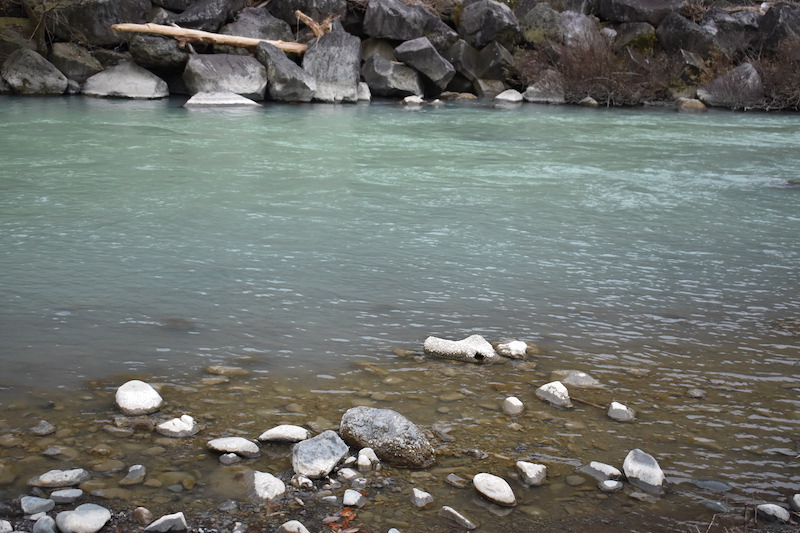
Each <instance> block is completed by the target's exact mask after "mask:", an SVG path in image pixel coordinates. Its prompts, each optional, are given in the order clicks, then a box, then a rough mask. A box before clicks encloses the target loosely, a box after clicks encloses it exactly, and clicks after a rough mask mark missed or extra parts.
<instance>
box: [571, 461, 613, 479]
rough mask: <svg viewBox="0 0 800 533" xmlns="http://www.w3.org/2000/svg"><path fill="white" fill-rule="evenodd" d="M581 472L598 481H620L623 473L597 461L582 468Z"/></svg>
mask: <svg viewBox="0 0 800 533" xmlns="http://www.w3.org/2000/svg"><path fill="white" fill-rule="evenodd" d="M580 471H581V472H583V473H584V474H589V475H590V476H592V477H593V478H595V479H596V480H598V481H604V480H606V479H620V478H621V477H622V472H620V471H619V469H617V468H615V467H613V466H611V465H607V464H605V463H599V462H597V461H592V462H591V463H589V464H588V465H586V466H584V467H582V468H581V470H580Z"/></svg>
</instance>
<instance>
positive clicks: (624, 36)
mask: <svg viewBox="0 0 800 533" xmlns="http://www.w3.org/2000/svg"><path fill="white" fill-rule="evenodd" d="M656 41H657V38H656V29H655V28H654V27H653V26H652V25H651V24H648V23H647V22H625V23H623V24H620V25H619V26H618V27H617V34H616V35H615V36H614V39H613V43H612V45H613V48H614V51H615V52H619V51H620V50H623V49H624V48H626V47H631V48H633V49H634V50H636V51H637V52H639V53H642V54H645V55H649V54H650V53H652V51H653V45H654V44H655V43H656Z"/></svg>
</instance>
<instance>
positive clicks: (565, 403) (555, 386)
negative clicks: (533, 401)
mask: <svg viewBox="0 0 800 533" xmlns="http://www.w3.org/2000/svg"><path fill="white" fill-rule="evenodd" d="M536 397H537V398H539V399H540V400H544V401H546V402H549V403H551V404H552V405H555V406H556V407H572V401H570V398H569V391H567V388H566V387H565V386H564V384H563V383H561V382H560V381H552V382H550V383H546V384H544V385H542V386H541V387H539V388H538V389H536Z"/></svg>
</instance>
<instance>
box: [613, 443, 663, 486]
mask: <svg viewBox="0 0 800 533" xmlns="http://www.w3.org/2000/svg"><path fill="white" fill-rule="evenodd" d="M622 470H623V472H625V476H626V477H627V478H628V481H630V482H631V483H633V484H639V485H640V488H651V487H654V488H659V487H661V485H663V484H664V479H665V476H664V472H663V471H662V470H661V467H660V466H659V465H658V461H656V459H655V457H653V456H652V455H650V454H647V453H645V452H643V451H642V450H640V449H638V448H635V449H633V450H631V451H630V452H628V455H627V456H626V457H625V461H624V462H623V463H622ZM641 484H644V485H645V486H644V487H642V486H641Z"/></svg>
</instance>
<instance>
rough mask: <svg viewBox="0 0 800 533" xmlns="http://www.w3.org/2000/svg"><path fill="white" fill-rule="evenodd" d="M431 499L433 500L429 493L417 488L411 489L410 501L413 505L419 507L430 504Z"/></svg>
mask: <svg viewBox="0 0 800 533" xmlns="http://www.w3.org/2000/svg"><path fill="white" fill-rule="evenodd" d="M433 501H434V499H433V496H431V495H430V493H428V492H425V491H424V490H420V489H417V488H413V489H411V503H412V504H413V505H414V506H415V507H420V508H422V507H426V506H428V505H430V504H432V503H433Z"/></svg>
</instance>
